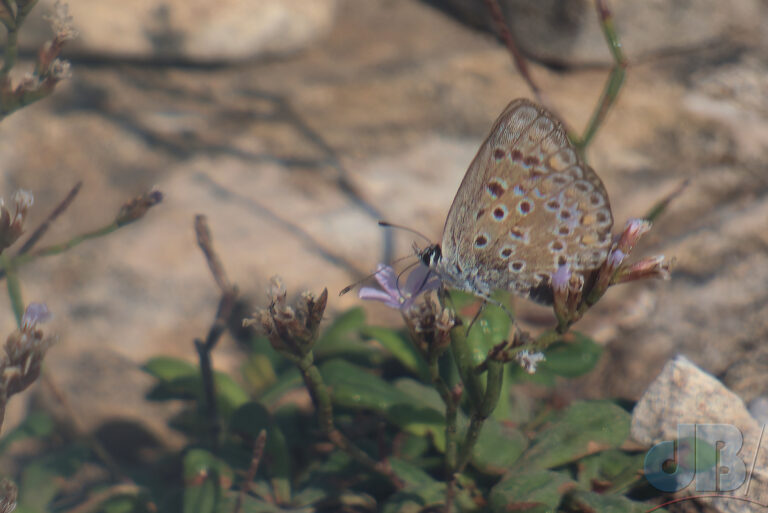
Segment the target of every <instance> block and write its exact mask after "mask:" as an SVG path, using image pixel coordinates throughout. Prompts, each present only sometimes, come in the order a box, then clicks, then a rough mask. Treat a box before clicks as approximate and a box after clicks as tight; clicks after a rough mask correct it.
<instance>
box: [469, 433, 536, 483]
mask: <svg viewBox="0 0 768 513" xmlns="http://www.w3.org/2000/svg"><path fill="white" fill-rule="evenodd" d="M527 445H528V439H527V438H526V437H525V435H524V434H523V433H521V432H520V431H519V430H517V429H514V428H512V427H510V426H506V425H504V424H502V423H500V422H497V421H495V420H493V419H488V420H487V421H486V422H485V424H484V425H483V430H482V431H480V436H479V437H478V439H477V443H476V445H475V448H474V451H473V453H472V464H473V465H474V466H475V467H477V468H478V469H480V470H482V471H483V472H485V473H488V474H503V473H505V472H506V471H507V470H508V469H509V467H510V466H512V464H513V463H514V462H515V461H517V459H518V458H519V457H520V455H521V454H522V453H523V451H524V450H525V448H526V446H527Z"/></svg>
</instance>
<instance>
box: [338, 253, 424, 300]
mask: <svg viewBox="0 0 768 513" xmlns="http://www.w3.org/2000/svg"><path fill="white" fill-rule="evenodd" d="M411 257H413V255H405V256H403V257H400V258H396V259H395V260H392V262H391V263H393V264H396V263H398V262H400V261H402V260H405V259H406V258H411ZM379 272H381V269H376V270H375V271H373V272H372V273H371V274H369V275H367V276H363V277H362V278H360V279H359V280H357V281H356V282H354V283H352V284H350V285H347V286H346V287H344V288H343V289H341V291H340V292H339V296H343V295H344V294H346V293H347V292H349V291H350V290H352V289H354V288H355V287H357V286H358V285H360V284H361V283H363V282H364V281H365V280H367V279H369V278H373V277H374V276H376V275H377V274H379Z"/></svg>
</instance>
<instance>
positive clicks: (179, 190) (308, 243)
mask: <svg viewBox="0 0 768 513" xmlns="http://www.w3.org/2000/svg"><path fill="white" fill-rule="evenodd" d="M257 3H258V2H257ZM614 10H615V11H617V16H618V11H619V10H621V7H620V6H619V5H616V6H614ZM338 15H339V18H338V21H337V25H336V28H335V29H334V30H333V31H332V32H331V33H329V35H328V37H327V38H325V39H323V40H322V41H318V42H317V43H315V45H314V48H313V49H312V50H311V51H308V52H304V53H301V54H297V55H293V56H291V57H286V58H283V59H273V60H270V61H269V62H258V63H257V62H253V63H250V64H245V65H239V66H233V67H217V68H210V67H172V66H168V67H166V66H159V65H158V66H153V67H148V66H141V65H131V64H127V63H125V62H121V63H119V64H118V63H113V62H112V61H110V60H108V59H105V60H104V61H101V62H100V63H99V64H98V65H96V64H90V63H88V62H78V61H75V62H74V63H73V78H72V80H70V81H68V82H67V83H65V84H63V87H62V88H60V89H59V90H57V92H56V93H55V94H54V95H53V97H52V98H49V99H46V100H43V101H42V102H40V103H38V104H36V105H34V106H32V107H30V108H28V109H24V110H22V111H19V112H17V113H15V114H13V115H12V116H10V117H9V118H7V119H5V120H4V121H3V122H2V123H1V124H0V162H2V166H3V167H2V169H3V174H2V178H1V179H0V191H1V192H2V195H3V196H5V197H6V198H7V197H8V196H10V194H11V193H12V192H13V191H14V190H15V189H16V188H18V187H24V188H26V189H29V190H32V191H34V193H35V196H36V203H35V206H34V207H33V209H32V210H31V211H30V223H31V225H32V226H34V225H35V224H36V223H37V222H39V221H41V220H42V219H43V218H44V217H45V216H46V214H47V212H48V211H49V210H50V209H51V208H52V207H53V205H55V204H56V203H57V202H58V201H59V200H60V199H61V198H62V197H63V196H64V195H65V194H66V192H67V191H68V190H69V189H70V188H71V187H72V185H74V183H75V182H76V181H77V180H84V182H85V185H84V187H83V190H82V192H81V194H80V197H79V198H78V200H77V201H76V202H75V204H74V205H73V206H72V207H71V208H70V210H69V211H68V212H67V213H66V214H65V215H64V216H63V217H62V218H61V219H59V220H58V221H57V222H56V223H55V225H54V226H53V227H52V229H51V231H50V232H49V233H48V234H47V235H46V237H45V239H44V240H43V241H42V242H41V244H49V243H53V242H58V241H62V240H66V239H67V238H68V237H71V236H72V235H74V234H77V233H81V232H82V231H85V230H90V229H93V228H96V227H98V226H100V225H102V224H104V223H107V222H109V221H110V220H111V219H112V218H113V217H114V215H115V212H116V211H117V209H118V208H119V207H120V205H121V204H122V203H123V202H124V201H126V200H127V199H129V198H130V197H132V196H134V195H136V194H138V193H140V192H142V191H144V190H146V189H147V188H149V187H152V186H157V187H158V188H159V189H161V190H162V191H163V192H164V193H165V194H166V198H167V199H166V201H165V202H164V203H163V204H162V205H160V206H158V207H157V208H156V209H154V210H152V211H151V212H150V213H149V215H148V216H147V218H146V219H144V220H142V221H141V222H139V223H137V224H135V225H131V226H128V227H126V228H124V229H122V230H120V231H118V232H117V233H114V234H112V235H110V236H109V237H106V238H104V239H100V240H96V241H90V242H87V243H84V244H82V245H80V246H78V247H76V248H74V249H72V250H71V251H69V252H67V253H65V254H64V255H61V256H58V257H51V258H48V259H45V260H40V261H38V262H35V263H34V264H30V265H28V266H25V267H23V268H22V269H21V279H22V285H23V287H24V292H25V297H26V298H27V299H28V300H43V301H46V302H48V304H49V305H50V307H51V309H52V310H53V311H54V313H55V315H56V318H55V320H54V321H53V323H52V324H51V326H50V329H51V330H54V331H56V332H58V333H59V334H60V338H61V341H60V343H59V344H58V345H57V346H56V347H55V348H53V349H52V350H51V353H50V355H49V356H50V358H49V362H48V365H49V368H50V370H51V373H52V376H53V378H54V379H55V380H56V381H57V382H58V383H60V386H61V388H62V389H63V390H65V391H67V390H69V393H70V402H71V404H72V407H73V409H75V410H76V411H77V412H78V415H79V416H81V418H82V420H83V422H84V424H85V425H86V426H89V427H92V428H94V429H95V428H96V427H97V426H99V425H100V423H103V422H104V421H105V418H107V419H108V418H114V417H119V418H121V419H125V418H134V419H142V418H152V419H154V420H153V422H154V424H152V426H153V429H157V430H158V431H159V430H161V429H162V421H161V420H160V419H159V418H158V417H157V411H156V410H154V409H150V408H149V407H147V408H145V407H144V404H143V402H142V400H141V398H142V397H143V396H144V393H145V392H146V388H147V386H148V384H149V382H148V381H146V380H142V379H141V378H139V377H137V376H134V378H135V379H134V378H131V379H128V378H126V379H125V380H123V381H124V382H125V387H124V389H123V390H121V392H123V393H125V394H126V395H132V396H133V397H135V398H137V400H136V401H135V402H130V401H127V400H121V401H119V402H113V403H111V404H108V405H106V406H105V407H103V408H102V407H97V406H96V404H97V402H100V401H104V400H105V399H104V396H103V395H101V394H99V393H98V390H96V389H94V390H93V391H92V392H89V389H88V387H83V386H79V385H78V383H79V382H80V381H82V380H85V379H86V378H87V372H88V371H89V367H88V366H87V365H82V364H80V363H78V362H81V361H82V359H83V358H84V356H83V355H88V354H91V353H93V354H98V355H104V356H101V357H99V358H95V359H90V360H89V362H90V363H89V365H97V362H98V360H99V359H101V358H104V359H105V360H108V361H111V362H115V361H119V362H123V363H125V364H126V365H128V363H126V362H129V363H132V364H133V365H136V366H138V365H140V364H142V363H143V362H145V361H146V360H147V358H149V357H151V356H154V355H158V354H170V355H174V356H179V357H183V358H187V359H189V360H190V361H194V358H195V352H194V349H193V346H192V340H193V339H194V338H195V337H200V336H202V335H204V334H205V332H206V330H207V329H208V325H209V323H210V322H211V320H212V318H213V315H214V311H215V308H216V302H217V299H218V298H217V291H216V288H215V285H214V283H213V280H212V279H211V277H210V275H209V272H208V269H207V268H206V265H205V261H204V259H203V257H202V255H201V254H200V252H199V250H198V248H197V246H196V243H195V238H194V231H193V228H192V223H193V217H194V215H195V214H197V213H204V214H207V215H208V217H209V222H210V225H211V229H212V231H213V236H214V243H215V245H216V247H217V248H218V249H219V251H220V252H221V255H222V260H223V261H224V265H225V266H226V268H227V271H228V273H229V275H230V278H231V279H232V280H233V281H235V282H236V283H237V284H238V285H239V287H240V290H242V291H243V293H244V294H245V295H246V296H248V297H249V298H252V299H253V300H254V301H255V302H259V301H264V300H265V298H266V295H265V294H264V287H265V285H266V284H267V280H268V279H269V277H270V276H271V275H273V274H280V275H282V276H283V278H284V279H285V282H286V284H287V286H288V288H289V291H293V292H295V293H298V292H299V291H301V290H303V289H305V288H308V289H311V290H314V291H319V290H321V289H322V288H323V287H328V289H329V292H330V296H329V297H330V300H329V309H328V318H329V319H330V318H332V317H333V316H334V315H335V314H336V313H337V312H339V311H341V310H343V309H345V308H348V307H351V306H357V305H360V302H359V301H358V300H357V299H356V298H355V296H354V294H348V295H346V296H343V297H341V298H338V297H337V296H336V291H338V290H340V289H341V288H343V287H344V286H345V285H347V284H349V283H351V282H353V281H354V280H356V279H357V278H358V277H359V276H360V275H361V274H363V273H365V272H367V271H371V270H373V269H375V266H376V264H377V262H379V261H381V260H383V259H384V255H385V251H384V240H385V239H384V235H383V232H382V231H381V229H380V228H378V227H377V226H376V220H377V219H378V218H379V217H383V218H386V219H388V220H390V221H392V222H397V223H402V224H405V225H408V226H410V227H413V228H415V229H418V230H420V231H422V232H424V233H425V234H426V235H427V236H428V237H430V238H431V239H433V240H437V239H439V237H440V233H441V230H442V225H443V222H444V219H445V215H446V213H447V211H448V208H449V207H450V204H451V201H452V199H453V196H454V194H455V192H456V188H457V187H458V184H459V182H460V181H461V178H462V175H463V173H464V171H465V170H466V167H467V165H468V164H469V162H470V161H471V159H472V157H473V155H474V153H475V151H476V150H477V147H478V146H479V144H480V143H481V142H482V140H483V138H484V137H485V136H486V134H487V131H488V130H489V128H490V126H491V124H492V123H493V120H494V119H495V117H496V115H497V114H498V113H499V112H500V111H501V110H502V109H503V108H504V106H505V105H506V104H507V103H508V102H509V101H510V100H511V99H513V98H515V97H519V96H530V94H529V92H528V90H527V89H526V86H525V84H524V82H523V81H522V80H521V79H520V77H519V76H518V75H517V73H516V72H515V71H514V69H513V67H512V65H511V61H510V58H509V55H507V54H506V52H505V51H504V49H503V48H501V47H500V46H499V45H498V44H496V42H495V41H494V40H493V38H491V37H490V36H488V35H487V34H483V33H479V32H475V31H472V30H468V29H467V28H466V27H465V26H463V25H461V24H460V23H458V22H456V21H455V20H454V19H452V18H449V17H446V16H444V15H443V14H442V13H441V12H440V11H438V10H435V9H433V8H431V7H429V6H427V5H424V4H423V3H420V2H416V1H411V0H370V1H366V2H358V1H355V0H348V1H345V2H342V3H341V4H340V7H339V10H338ZM761 44H762V42H761V41H760V40H755V41H754V43H753V45H752V46H746V47H744V48H743V49H742V50H740V51H738V52H734V51H731V49H730V48H728V47H722V48H721V47H716V48H711V47H709V46H705V47H702V48H696V49H695V51H691V52H690V53H688V54H686V55H684V56H679V55H677V56H676V55H668V56H666V57H665V58H664V59H659V60H657V61H653V62H648V63H645V64H642V65H637V66H634V67H631V68H630V70H629V74H628V79H627V83H626V85H625V87H624V89H623V91H622V93H621V95H620V97H619V100H618V102H617V103H616V105H615V109H614V110H613V111H612V112H611V113H610V114H609V116H608V119H607V121H606V124H605V125H604V126H603V127H602V129H601V130H600V132H599V133H598V136H597V138H596V139H595V141H594V143H593V145H592V146H591V147H590V149H589V152H588V156H589V158H590V161H591V163H592V165H593V166H594V168H595V169H596V170H597V172H598V174H599V175H600V176H601V177H602V178H603V181H604V182H605V184H606V188H607V190H608V192H609V195H610V198H611V204H612V208H613V211H614V217H615V219H616V228H615V231H618V230H619V229H621V227H622V226H623V225H624V221H625V220H626V219H628V218H630V217H636V216H639V215H642V214H643V213H645V212H646V211H647V210H648V208H649V207H650V206H651V205H653V204H654V202H655V201H657V200H658V198H660V197H661V196H662V195H664V194H666V193H667V192H669V191H671V190H673V189H674V188H675V187H676V186H677V185H678V184H679V183H680V182H681V181H682V180H683V179H686V178H690V179H691V183H690V186H689V187H688V189H687V190H686V192H685V193H684V194H683V195H682V196H681V197H679V198H678V199H677V200H676V201H675V202H674V203H673V204H672V205H671V206H670V208H669V211H668V212H667V213H666V214H665V215H663V216H662V217H661V218H660V219H659V220H658V222H657V223H656V225H655V226H654V228H653V230H652V231H651V233H650V234H648V235H647V236H646V238H644V239H643V241H642V243H641V245H640V247H638V248H637V249H636V251H635V255H636V256H637V257H640V256H645V255H653V254H660V253H663V254H665V255H667V256H674V257H676V258H677V265H676V269H675V272H674V273H673V276H672V280H671V281H669V282H645V283H638V284H631V285H626V286H620V287H615V288H612V289H611V290H610V291H609V292H608V294H607V295H606V297H605V298H604V299H603V300H601V302H600V303H599V304H598V305H597V306H596V307H595V308H594V309H593V310H592V311H590V312H588V313H587V315H586V316H585V318H584V319H583V320H581V321H580V322H579V323H578V324H577V325H576V329H578V330H579V331H582V332H585V333H588V334H590V335H592V336H594V337H595V338H596V339H597V340H598V341H599V342H601V343H603V344H605V346H606V351H605V355H604V358H603V360H602V362H601V364H600V368H599V369H598V371H597V372H595V373H594V374H592V375H590V376H588V377H586V378H583V379H580V380H578V381H576V382H575V383H574V382H569V385H568V387H567V389H565V390H564V391H563V393H564V394H566V395H567V394H572V395H579V396H588V397H595V396H599V397H605V396H620V397H626V398H630V399H637V398H639V397H640V396H641V395H642V393H643V392H644V391H645V389H646V387H647V386H648V384H649V383H650V381H651V380H652V378H653V376H654V375H656V374H657V373H658V372H660V370H661V369H662V367H663V365H664V364H665V362H667V361H668V359H669V358H670V357H672V356H674V355H675V354H678V353H680V354H685V355H687V356H688V357H689V358H690V359H691V360H692V361H693V362H695V363H696V364H697V365H699V366H700V367H702V368H704V369H706V370H707V371H709V372H711V373H713V374H715V375H721V374H723V373H725V372H726V370H727V369H729V368H733V366H734V365H736V364H737V363H738V362H740V361H745V360H755V361H754V362H753V363H754V365H753V367H754V371H755V373H759V372H760V371H761V369H764V367H761V366H760V365H759V362H760V361H759V360H758V359H757V358H755V354H756V353H755V351H756V350H757V349H758V348H760V347H761V345H765V340H766V337H768V322H767V321H766V319H768V254H767V253H766V251H765V248H766V247H767V246H766V244H768V239H766V237H767V236H768V235H767V233H768V232H766V230H765V226H766V225H765V219H766V218H768V182H767V181H766V178H765V165H764V162H765V159H766V155H765V152H766V147H768V146H766V145H765V144H764V142H765V141H766V130H768V115H767V114H766V112H767V109H766V105H765V103H764V102H765V99H764V97H763V96H764V95H763V94H762V92H763V91H764V87H763V84H765V83H766V82H767V81H768V66H766V63H765V60H764V59H763V56H764V55H765V48H764V47H762V46H761ZM532 73H533V75H534V77H535V78H536V80H537V81H538V83H539V85H540V87H541V88H542V89H543V90H544V91H546V92H547V96H548V97H549V98H550V99H551V101H552V102H553V104H554V106H555V107H557V110H558V111H559V112H560V113H561V115H562V116H563V118H564V119H565V120H567V121H568V123H569V125H571V126H572V127H575V128H576V129H581V127H583V126H584V124H585V123H586V120H587V119H589V116H590V114H591V111H592V108H593V106H594V102H595V101H596V100H597V98H598V97H599V95H600V89H601V87H602V86H603V83H604V80H605V77H606V73H607V70H605V69H598V68H593V69H583V70H578V71H570V72H556V71H553V70H550V69H547V68H544V67H541V66H537V65H533V66H532ZM337 164H338V165H337ZM373 211H376V212H377V213H374V212H373ZM395 240H396V246H395V248H394V252H393V254H394V255H395V256H403V255H408V254H409V253H410V252H411V249H410V247H411V243H412V242H413V241H414V240H416V241H417V242H418V243H420V244H421V243H423V241H421V240H419V239H417V238H416V237H414V236H412V235H410V234H408V233H402V232H400V233H396V234H395ZM365 307H366V309H367V311H368V313H369V316H370V317H371V318H372V319H373V320H374V322H382V323H391V324H395V325H396V324H398V323H400V322H402V321H401V319H400V316H399V315H398V314H397V313H395V312H392V311H390V310H388V309H386V308H385V307H383V306H381V305H373V304H369V305H365ZM516 308H517V311H518V313H519V314H520V317H521V320H522V321H523V323H524V324H525V327H526V328H527V329H531V330H534V331H535V330H540V329H545V328H548V327H550V326H551V325H552V322H553V317H552V313H551V311H549V310H547V309H543V308H541V307H537V306H535V305H531V304H530V303H528V302H525V301H522V300H521V301H517V303H516ZM0 311H2V312H5V314H4V315H3V317H2V323H3V324H2V325H3V326H7V329H6V332H8V331H10V330H11V326H12V324H13V320H12V315H11V314H10V310H9V308H8V304H7V300H6V299H5V298H2V299H0ZM106 355H111V356H110V357H108V356H106ZM241 357H242V355H241V353H240V352H239V350H238V349H237V347H236V345H235V344H234V343H233V342H232V340H231V339H229V338H225V339H224V340H223V341H222V343H221V344H220V346H219V347H218V348H217V349H216V353H215V354H214V363H215V365H216V366H217V367H218V368H222V369H230V370H231V369H236V368H237V365H238V363H239V361H240V359H241ZM762 361H764V360H762ZM74 373H77V374H78V376H74V375H73V374H74ZM116 375H119V374H117V373H116ZM740 376H745V379H746V378H747V377H748V376H746V374H744V373H740V372H734V373H733V380H732V381H729V386H731V387H733V389H734V390H736V391H739V393H742V391H743V390H747V389H749V384H748V383H747V382H746V381H745V382H744V385H743V386H742V385H740V384H739V380H740V379H741V378H740ZM101 379H107V378H105V377H104V373H103V372H101V370H100V369H98V368H94V369H93V379H92V382H93V383H97V382H98V381H99V380H101ZM750 379H751V378H750ZM761 386H762V385H761ZM89 394H92V395H89ZM758 395H766V392H765V391H762V392H760V393H759V394H758ZM745 397H746V396H745ZM746 398H747V399H748V400H751V399H752V398H751V397H746ZM14 399H16V400H17V401H18V402H19V404H12V406H13V410H14V413H13V416H14V418H15V419H16V421H18V418H19V417H20V416H22V415H23V413H24V408H23V405H22V404H21V403H23V402H24V400H25V396H22V397H18V398H14ZM13 422H14V421H13V420H12V419H11V420H9V424H8V426H6V428H10V427H11V426H12V424H13ZM159 434H160V435H162V436H165V435H163V434H162V433H159ZM168 436H169V437H170V436H171V435H170V434H168Z"/></svg>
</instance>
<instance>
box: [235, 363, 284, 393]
mask: <svg viewBox="0 0 768 513" xmlns="http://www.w3.org/2000/svg"><path fill="white" fill-rule="evenodd" d="M240 374H241V375H242V377H243V381H245V382H246V384H247V385H248V391H249V392H250V393H251V394H253V395H258V394H259V393H260V392H262V391H263V390H265V389H267V388H268V387H269V386H271V385H272V384H273V383H275V382H276V381H277V375H276V374H275V367H274V366H273V364H272V359H271V358H269V357H268V356H266V355H263V354H260V353H250V354H248V357H247V360H246V361H245V363H243V365H242V366H241V367H240Z"/></svg>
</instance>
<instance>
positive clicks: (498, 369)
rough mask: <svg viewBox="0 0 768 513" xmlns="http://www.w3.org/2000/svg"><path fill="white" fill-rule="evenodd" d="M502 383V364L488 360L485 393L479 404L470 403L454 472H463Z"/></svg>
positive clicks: (497, 397) (497, 401) (491, 410)
mask: <svg viewBox="0 0 768 513" xmlns="http://www.w3.org/2000/svg"><path fill="white" fill-rule="evenodd" d="M503 383H504V364H503V363H502V362H500V361H498V360H489V361H488V371H487V374H486V386H485V394H484V396H483V400H482V402H480V404H474V403H473V404H472V409H473V412H472V418H471V420H470V422H469V428H468V429H467V433H466V435H464V443H463V444H462V445H461V452H460V453H459V460H458V467H457V468H456V472H457V473H458V474H461V473H462V472H464V469H465V468H466V466H467V464H468V463H469V460H470V459H471V457H472V451H473V450H474V448H475V444H476V443H477V439H478V437H479V436H480V431H481V430H482V429H483V424H484V423H485V420H486V419H487V418H488V417H489V416H490V415H491V413H493V410H495V409H496V405H497V404H498V403H499V397H501V386H502V384H503Z"/></svg>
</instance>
